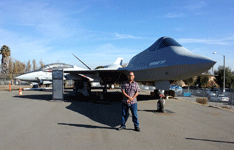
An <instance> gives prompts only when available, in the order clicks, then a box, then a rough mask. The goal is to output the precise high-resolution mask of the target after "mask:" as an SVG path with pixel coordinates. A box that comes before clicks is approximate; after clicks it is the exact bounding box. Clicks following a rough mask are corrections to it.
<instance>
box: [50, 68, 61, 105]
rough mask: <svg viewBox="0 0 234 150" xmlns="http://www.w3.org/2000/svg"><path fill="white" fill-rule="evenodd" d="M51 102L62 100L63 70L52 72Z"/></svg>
mask: <svg viewBox="0 0 234 150" xmlns="http://www.w3.org/2000/svg"><path fill="white" fill-rule="evenodd" d="M52 79H53V80H52V81H53V90H52V91H53V100H63V69H57V70H53V72H52Z"/></svg>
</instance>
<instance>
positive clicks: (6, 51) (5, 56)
mask: <svg viewBox="0 0 234 150" xmlns="http://www.w3.org/2000/svg"><path fill="white" fill-rule="evenodd" d="M0 54H2V73H3V74H6V73H7V72H8V71H7V70H8V62H9V56H11V50H10V48H9V47H8V46H6V45H3V46H2V48H1V52H0Z"/></svg>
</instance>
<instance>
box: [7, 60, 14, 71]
mask: <svg viewBox="0 0 234 150" xmlns="http://www.w3.org/2000/svg"><path fill="white" fill-rule="evenodd" d="M8 68H9V69H8V73H9V74H12V73H13V69H14V66H13V61H12V58H11V57H10V58H9V67H8Z"/></svg>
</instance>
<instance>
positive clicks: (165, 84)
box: [64, 37, 216, 95]
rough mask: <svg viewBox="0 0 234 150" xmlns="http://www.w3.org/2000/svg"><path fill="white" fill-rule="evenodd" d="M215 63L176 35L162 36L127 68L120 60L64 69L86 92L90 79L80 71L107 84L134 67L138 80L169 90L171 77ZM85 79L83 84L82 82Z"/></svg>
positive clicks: (198, 71)
mask: <svg viewBox="0 0 234 150" xmlns="http://www.w3.org/2000/svg"><path fill="white" fill-rule="evenodd" d="M215 63H216V62H215V61H213V60H211V59H209V58H207V57H205V56H201V55H197V54H194V53H192V52H191V51H189V50H187V49H186V48H184V47H183V46H181V45H180V44H179V43H178V42H177V41H175V40H174V39H173V38H170V37H161V38H159V39H158V40H157V41H156V42H155V43H154V44H152V45H151V46H150V47H149V48H147V49H146V50H144V51H142V52H141V53H139V54H137V55H135V56H134V57H133V58H132V59H131V60H130V62H129V63H128V66H127V67H124V68H123V67H122V66H121V65H119V64H116V65H113V66H112V67H108V68H103V69H99V70H91V69H90V68H89V69H86V70H69V69H66V70H65V71H64V73H69V74H70V75H69V76H72V79H73V80H75V83H76V84H75V87H76V88H75V89H76V90H77V89H80V90H83V91H86V93H89V92H90V88H89V86H88V84H89V82H90V80H87V79H85V78H83V77H81V76H80V74H83V75H85V76H88V77H91V78H93V79H94V81H95V82H96V81H97V82H100V83H102V84H104V85H107V84H114V83H116V82H119V83H122V82H124V81H126V80H127V76H128V73H129V72H130V71H133V72H134V74H135V81H137V82H143V83H147V82H148V83H149V82H150V83H152V82H154V83H155V87H156V89H160V90H169V88H170V80H181V79H187V78H190V77H193V76H196V75H200V74H201V73H203V72H205V71H207V70H209V69H210V68H211V67H212V66H213V65H214V64H215ZM81 83H82V84H83V86H80V84H81ZM105 87H106V86H105ZM77 91H78V90H77ZM75 92H76V91H75ZM104 92H106V88H104ZM87 95H88V94H87Z"/></svg>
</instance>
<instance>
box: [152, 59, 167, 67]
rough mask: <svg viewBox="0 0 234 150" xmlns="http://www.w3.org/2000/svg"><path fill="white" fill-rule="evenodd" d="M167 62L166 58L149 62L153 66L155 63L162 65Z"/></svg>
mask: <svg viewBox="0 0 234 150" xmlns="http://www.w3.org/2000/svg"><path fill="white" fill-rule="evenodd" d="M165 62H166V60H161V61H155V62H152V63H150V64H149V66H153V65H162V64H164V63H165Z"/></svg>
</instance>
